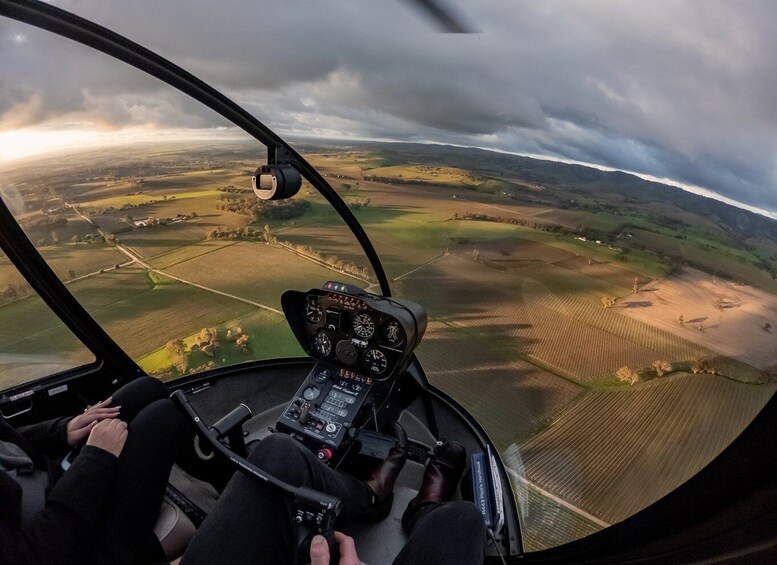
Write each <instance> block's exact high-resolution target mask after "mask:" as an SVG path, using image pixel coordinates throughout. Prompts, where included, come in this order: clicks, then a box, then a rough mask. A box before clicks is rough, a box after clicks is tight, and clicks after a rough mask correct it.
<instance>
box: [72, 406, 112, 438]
mask: <svg viewBox="0 0 777 565" xmlns="http://www.w3.org/2000/svg"><path fill="white" fill-rule="evenodd" d="M111 400H113V399H112V398H107V399H105V400H103V401H102V402H98V403H97V404H95V405H94V406H90V407H89V408H87V409H86V410H85V411H84V412H83V414H79V415H78V416H75V417H74V418H73V419H72V420H70V421H69V422H68V423H67V443H68V445H76V444H77V443H78V442H79V441H81V440H82V439H84V438H85V437H86V436H88V435H89V433H90V432H91V431H92V428H94V427H95V426H96V425H97V422H100V421H102V420H107V419H109V418H116V417H118V415H119V408H121V406H110V404H111Z"/></svg>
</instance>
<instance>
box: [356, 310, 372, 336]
mask: <svg viewBox="0 0 777 565" xmlns="http://www.w3.org/2000/svg"><path fill="white" fill-rule="evenodd" d="M351 327H352V328H353V333H355V334H356V335H357V336H358V337H360V338H362V339H370V338H371V337H372V334H374V333H375V322H373V321H372V318H370V315H369V314H367V312H362V313H360V314H356V316H354V318H353V323H352V324H351Z"/></svg>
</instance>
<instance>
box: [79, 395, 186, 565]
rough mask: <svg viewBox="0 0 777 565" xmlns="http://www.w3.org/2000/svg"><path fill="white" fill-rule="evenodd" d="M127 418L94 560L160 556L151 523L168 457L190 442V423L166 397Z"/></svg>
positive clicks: (165, 476) (116, 561) (163, 484)
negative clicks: (124, 435)
mask: <svg viewBox="0 0 777 565" xmlns="http://www.w3.org/2000/svg"><path fill="white" fill-rule="evenodd" d="M160 384H161V383H160ZM153 388H155V387H153ZM122 406H124V405H122ZM123 412H124V409H123V408H122V416H123V415H124V414H123ZM128 424H129V425H128V434H127V442H126V443H125V445H124V449H123V450H122V452H121V456H120V457H119V462H118V472H117V478H116V487H115V491H114V494H113V499H112V500H111V503H110V504H109V506H108V507H107V508H106V510H105V513H104V515H103V519H102V521H101V523H100V524H99V525H98V531H97V536H96V540H97V542H96V547H95V548H94V555H95V563H101V564H102V563H105V564H107V563H111V564H122V563H137V562H151V560H152V559H155V558H157V557H160V558H162V559H163V558H164V555H163V554H162V553H161V546H160V545H159V542H158V541H157V539H156V536H155V535H154V533H153V527H154V524H155V522H156V519H157V516H158V515H159V508H160V506H161V504H162V497H163V495H164V492H165V487H166V485H167V479H168V477H169V475H170V469H171V468H172V466H173V462H174V461H175V459H176V456H177V454H178V452H179V450H180V449H181V447H182V446H186V445H190V444H191V437H192V432H191V428H190V427H189V425H188V424H187V422H186V421H185V419H184V418H183V416H182V415H181V413H180V411H179V410H178V409H177V408H176V407H175V406H174V405H173V403H172V401H170V400H169V399H167V398H164V399H161V400H156V401H153V402H151V403H150V404H148V405H147V406H145V407H143V408H142V409H141V410H140V411H139V412H138V413H137V414H136V415H135V416H134V418H132V419H131V421H130V422H129V423H128Z"/></svg>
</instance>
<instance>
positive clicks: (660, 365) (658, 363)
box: [653, 359, 673, 377]
mask: <svg viewBox="0 0 777 565" xmlns="http://www.w3.org/2000/svg"><path fill="white" fill-rule="evenodd" d="M653 370H654V371H655V372H656V376H657V377H663V376H664V375H665V374H667V373H671V372H672V370H673V366H672V364H671V363H670V362H669V361H665V360H662V359H656V360H655V361H653Z"/></svg>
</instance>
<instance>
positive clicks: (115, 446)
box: [86, 419, 127, 457]
mask: <svg viewBox="0 0 777 565" xmlns="http://www.w3.org/2000/svg"><path fill="white" fill-rule="evenodd" d="M126 441H127V423H126V422H122V421H121V420H116V419H111V420H102V421H101V422H98V423H97V424H95V426H94V427H93V428H92V431H91V433H90V434H89V439H88V440H86V445H93V446H94V447H99V448H100V449H104V450H105V451H107V452H108V453H111V454H113V455H115V456H116V457H118V456H119V455H121V450H122V449H124V442H126Z"/></svg>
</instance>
